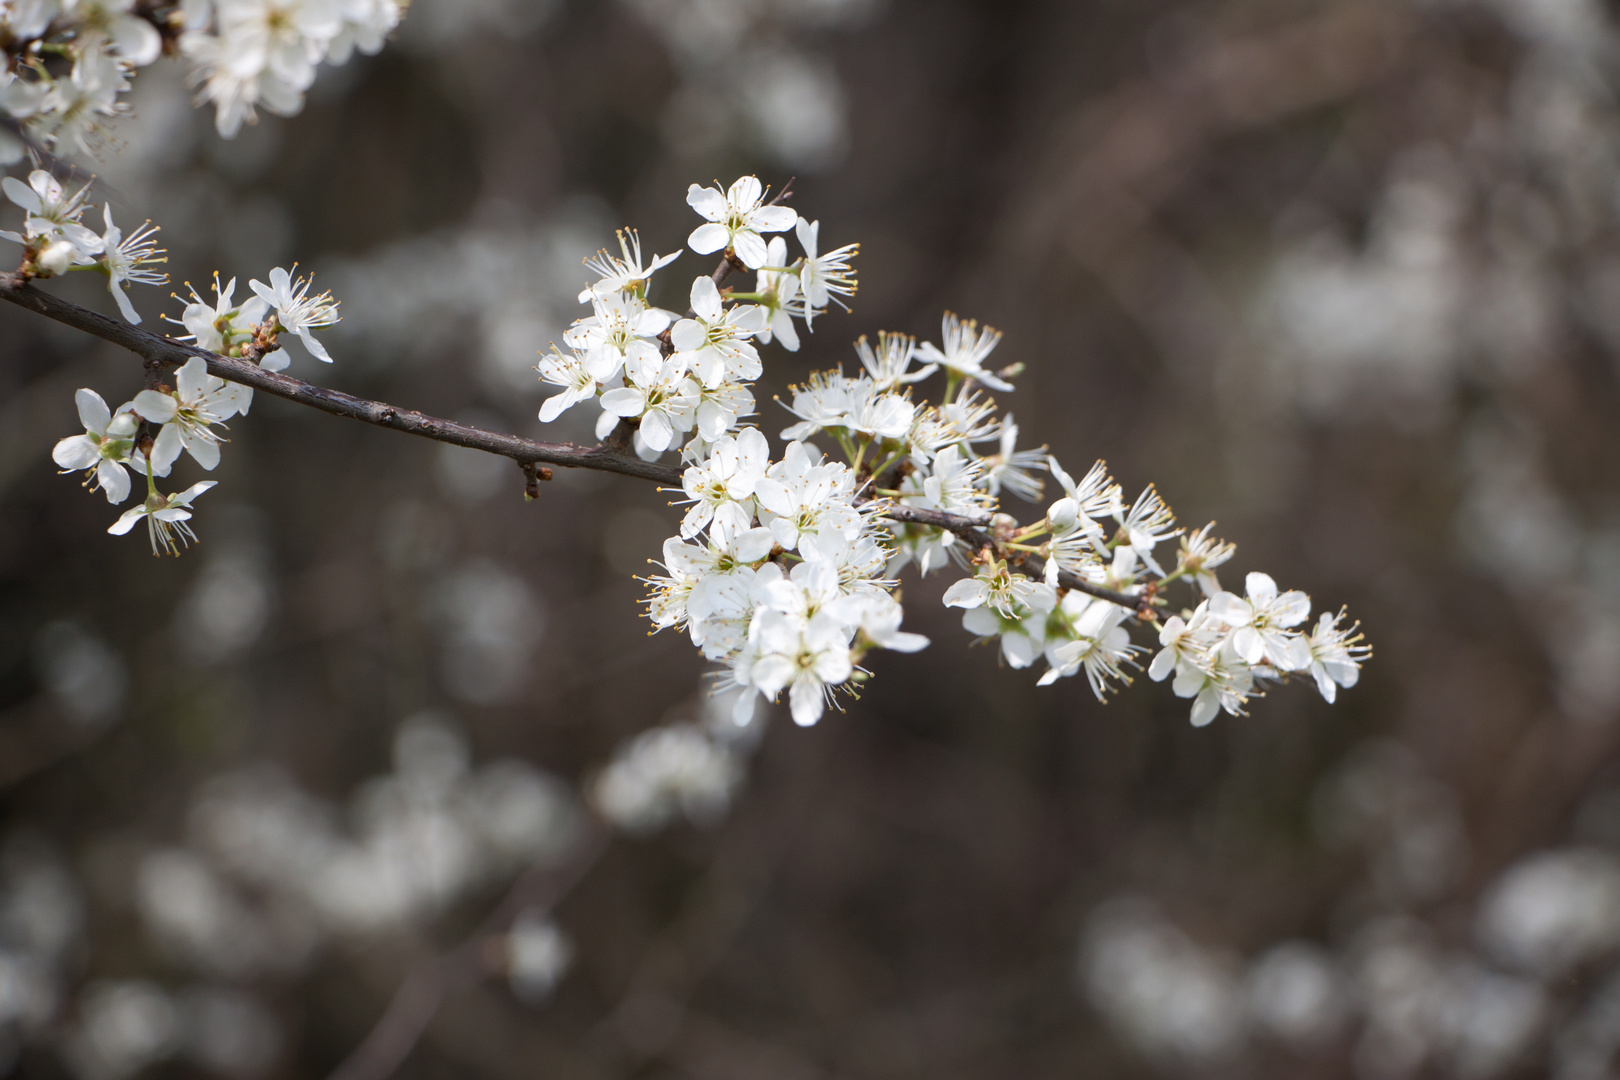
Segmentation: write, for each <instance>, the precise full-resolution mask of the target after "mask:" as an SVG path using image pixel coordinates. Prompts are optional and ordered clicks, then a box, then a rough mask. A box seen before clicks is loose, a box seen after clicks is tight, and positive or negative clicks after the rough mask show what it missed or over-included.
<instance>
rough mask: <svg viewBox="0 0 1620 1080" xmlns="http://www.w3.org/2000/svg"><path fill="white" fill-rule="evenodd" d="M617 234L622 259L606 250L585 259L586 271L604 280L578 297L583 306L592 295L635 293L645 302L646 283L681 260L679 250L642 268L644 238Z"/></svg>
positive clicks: (656, 257)
mask: <svg viewBox="0 0 1620 1080" xmlns="http://www.w3.org/2000/svg"><path fill="white" fill-rule="evenodd" d="M614 235H615V236H616V237H618V240H619V252H620V255H619V256H615V255H612V254H609V253H608V252H607V251H606V250H605V249H604V250H602V251H599V252H597V253H596V254H595V255H594V256H592V257H591V258H588V259H586V260H585V266H586V268H587V269H589V270H592V271H594V272H595V273H596V274H597V275H598V276H599V277H600V279H601V280H599V281H597V282H596V283H595V284H593V285H588V286H586V288H585V290H584V291H583V292H581V293H580V294H579V302H580V303H582V304H583V303H585V302H587V301H588V300H590V299H591V298H592V297H593V296H598V297H599V296H609V295H611V294H613V293H616V292H628V293H635V294H636V295H638V296H640V297H642V298H643V299H645V298H646V296H647V284H648V282H650V281H651V280H652V276H653V274H654V273H655V272H656V271H657V270H659V269H660V268H661V267H665V266H668V265H669V264H670V263H672V262H674V261H675V260H676V259H678V258H680V257H681V253H680V252H678V251H677V252H675V253H673V254H671V255H654V256H653V260H652V262H651V263H649V264H648V265H646V266H642V265H641V237H640V236H638V235H637V234H636V230H634V229H620V230H618V231H617V232H615V233H614ZM621 256H622V257H621ZM662 329H663V328H662V327H660V328H659V331H655V332H661V331H662Z"/></svg>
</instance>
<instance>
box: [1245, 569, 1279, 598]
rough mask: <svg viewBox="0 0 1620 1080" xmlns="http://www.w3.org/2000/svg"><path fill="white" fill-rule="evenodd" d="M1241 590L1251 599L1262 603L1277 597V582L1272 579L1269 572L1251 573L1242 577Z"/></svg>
mask: <svg viewBox="0 0 1620 1080" xmlns="http://www.w3.org/2000/svg"><path fill="white" fill-rule="evenodd" d="M1243 590H1244V592H1246V593H1248V594H1249V599H1250V600H1251V601H1255V600H1258V601H1260V602H1261V603H1264V602H1266V601H1267V600H1275V599H1276V598H1277V583H1276V582H1275V581H1273V580H1272V578H1271V575H1270V574H1261V573H1258V572H1256V573H1251V574H1250V575H1249V576H1248V577H1246V578H1244V579H1243Z"/></svg>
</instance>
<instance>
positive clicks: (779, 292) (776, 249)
mask: <svg viewBox="0 0 1620 1080" xmlns="http://www.w3.org/2000/svg"><path fill="white" fill-rule="evenodd" d="M786 262H787V241H786V240H784V239H782V238H781V237H780V236H773V237H771V242H770V243H769V244H767V245H766V249H765V263H766V265H765V267H764V268H763V269H761V270H760V272H759V274H758V275H757V276H756V277H755V279H754V292H755V293H756V294H757V295H758V296H759V297H760V300H759V306H760V310H761V311H763V312H764V313H765V327H764V329H762V330H761V331H760V332H759V341H760V343H761V344H762V345H769V344H770V343H771V342H772V341H779V342H781V343H782V347H783V348H784V349H786V350H787V351H788V352H798V351H799V331H798V328H796V327H795V326H794V325H793V316H794V315H796V314H797V315H803V314H804V311H803V307H802V302H799V276H798V275H797V274H795V273H794V272H793V271H792V270H789V269H786V268H785V267H783V264H784V263H786ZM779 267H782V268H781V269H778V268H779ZM806 325H808V323H807V324H806Z"/></svg>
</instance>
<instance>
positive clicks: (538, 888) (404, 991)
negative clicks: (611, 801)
mask: <svg viewBox="0 0 1620 1080" xmlns="http://www.w3.org/2000/svg"><path fill="white" fill-rule="evenodd" d="M590 820H591V825H590V834H589V835H588V836H587V837H586V839H585V841H584V843H583V844H582V845H581V847H580V850H579V852H578V853H577V854H576V856H575V857H574V859H573V860H572V861H571V862H569V863H568V864H567V865H565V866H563V867H560V868H559V867H550V866H546V867H536V868H534V869H532V870H530V871H528V872H527V873H525V874H523V875H522V876H521V877H519V878H518V879H517V881H515V882H514V883H513V884H512V887H511V889H509V890H508V891H507V894H506V897H505V898H504V899H503V900H502V901H501V902H500V904H499V905H497V906H496V908H495V910H494V911H492V912H491V913H490V914H489V917H488V918H486V919H485V920H484V923H483V925H482V926H480V927H479V928H478V930H477V932H476V933H474V934H473V935H472V936H471V937H469V938H468V939H467V940H466V941H464V942H462V943H461V944H460V945H458V946H456V947H455V948H454V949H451V950H450V951H449V952H446V953H441V954H440V955H438V956H434V957H431V958H429V959H427V960H424V961H422V962H421V963H419V964H417V965H416V966H415V967H414V968H412V969H411V972H410V974H409V975H407V976H406V977H405V981H404V982H403V983H401V984H400V987H399V989H398V990H397V991H395V993H394V996H393V999H392V1000H390V1001H389V1003H388V1007H387V1008H386V1009H384V1010H383V1014H382V1017H381V1018H380V1019H378V1021H377V1023H376V1025H375V1026H373V1027H372V1029H371V1033H370V1034H369V1035H367V1036H366V1038H365V1041H364V1042H362V1043H361V1044H360V1045H359V1046H358V1047H356V1048H355V1050H354V1052H353V1053H352V1054H350V1055H349V1056H348V1058H346V1059H345V1060H344V1062H343V1064H341V1065H339V1066H338V1067H337V1069H336V1070H335V1071H333V1073H332V1075H331V1077H330V1080H386V1078H387V1077H389V1076H392V1075H393V1074H394V1072H395V1071H396V1070H397V1069H398V1068H399V1067H400V1065H402V1064H403V1063H404V1061H405V1058H406V1057H407V1056H409V1054H410V1052H411V1051H412V1050H413V1049H414V1048H415V1047H416V1044H417V1043H418V1042H420V1041H421V1039H422V1035H423V1033H424V1032H426V1031H427V1028H428V1025H429V1024H431V1023H432V1022H433V1018H434V1017H435V1016H437V1015H438V1013H439V1007H440V1006H441V1005H443V1004H444V1001H445V999H446V998H448V997H449V996H450V995H451V994H453V993H456V992H457V991H459V990H465V989H467V988H469V987H472V986H475V985H477V984H478V983H480V982H482V981H483V980H484V979H486V978H488V977H490V976H491V975H495V974H498V973H499V972H500V971H501V969H502V967H503V966H504V964H505V947H506V942H505V937H506V934H507V931H508V930H509V929H510V928H511V925H512V920H513V919H515V918H517V916H518V915H519V914H520V913H521V912H523V911H524V910H526V909H529V908H541V909H543V910H546V911H550V910H551V909H552V908H554V907H556V905H557V904H558V903H559V902H561V900H562V898H563V897H565V896H567V895H568V893H569V892H570V891H571V890H572V889H573V888H574V886H575V885H577V884H579V881H580V879H581V878H583V877H584V876H585V873H586V871H588V870H590V868H591V867H592V866H594V865H596V860H597V859H598V858H600V857H601V855H602V852H603V851H604V850H605V849H606V848H607V841H608V837H609V835H610V833H609V831H608V829H607V827H606V826H604V825H603V824H601V823H600V822H598V821H596V820H595V819H594V818H592V819H590Z"/></svg>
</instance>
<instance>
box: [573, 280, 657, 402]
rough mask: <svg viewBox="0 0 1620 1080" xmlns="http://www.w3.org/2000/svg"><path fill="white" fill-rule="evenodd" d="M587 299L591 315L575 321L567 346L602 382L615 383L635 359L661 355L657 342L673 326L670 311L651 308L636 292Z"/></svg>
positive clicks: (593, 375) (607, 294) (613, 293)
mask: <svg viewBox="0 0 1620 1080" xmlns="http://www.w3.org/2000/svg"><path fill="white" fill-rule="evenodd" d="M587 299H588V300H589V301H590V304H591V314H590V315H587V316H586V317H585V318H583V319H576V320H575V321H574V324H573V325H572V326H570V327H569V328H568V330H567V332H566V333H564V334H563V343H564V344H566V345H567V346H569V347H570V348H572V349H576V350H579V351H580V352H581V353H582V354H583V355H582V357H581V359H582V360H583V361H584V363H585V367H586V369H587V370H588V371H589V372H590V373H591V376H592V377H593V378H595V379H596V380H597V381H598V382H601V383H606V382H609V381H610V380H612V379H613V377H614V376H615V375H617V374H618V373H619V371H620V370H621V369H622V368H623V367H624V365H625V364H626V363H628V362H629V361H631V360H632V359H643V358H656V357H658V356H659V355H660V354H659V351H658V343H657V342H656V341H655V340H653V339H654V338H656V337H657V336H658V335H659V334H661V333H663V332H664V329H665V328H666V327H668V326H669V323H670V314H669V312H667V311H664V310H663V309H662V308H655V307H649V306H647V302H646V300H644V299H643V298H642V297H641V295H640V294H638V293H633V292H623V291H617V292H608V293H605V294H603V295H595V294H589V295H588V296H587Z"/></svg>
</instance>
